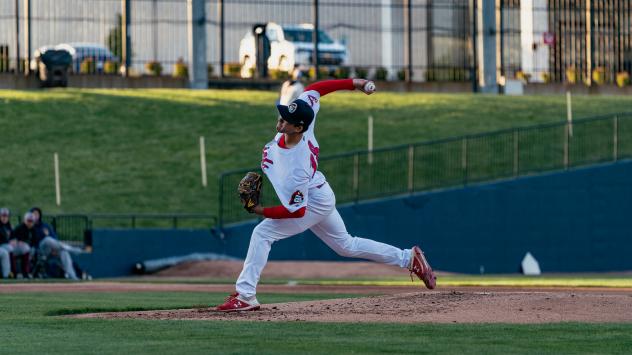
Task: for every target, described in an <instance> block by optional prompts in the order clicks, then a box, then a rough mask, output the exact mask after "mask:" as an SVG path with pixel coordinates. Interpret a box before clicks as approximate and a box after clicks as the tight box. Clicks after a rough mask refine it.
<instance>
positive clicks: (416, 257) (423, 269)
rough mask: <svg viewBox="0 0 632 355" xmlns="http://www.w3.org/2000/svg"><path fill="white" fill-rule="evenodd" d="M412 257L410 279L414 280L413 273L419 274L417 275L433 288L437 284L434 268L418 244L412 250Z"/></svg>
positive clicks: (409, 268) (428, 286)
mask: <svg viewBox="0 0 632 355" xmlns="http://www.w3.org/2000/svg"><path fill="white" fill-rule="evenodd" d="M411 254H412V255H411V258H410V266H408V270H410V279H411V280H412V278H413V274H415V275H417V277H418V278H419V279H420V280H421V281H423V282H424V284H425V285H426V287H427V288H429V289H431V290H432V289H433V288H435V287H436V286H437V277H436V276H435V274H434V272H432V268H431V267H430V264H428V260H426V257H425V256H424V252H423V251H421V249H420V248H419V247H418V246H416V245H415V246H414V247H413V248H412V251H411Z"/></svg>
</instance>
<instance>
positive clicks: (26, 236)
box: [9, 212, 37, 279]
mask: <svg viewBox="0 0 632 355" xmlns="http://www.w3.org/2000/svg"><path fill="white" fill-rule="evenodd" d="M36 239H37V233H36V231H35V216H33V214H32V213H31V212H27V213H25V214H24V219H23V222H22V223H20V224H19V225H18V226H17V227H15V230H14V231H13V234H12V235H11V239H10V240H9V245H11V249H12V251H13V255H14V256H19V257H20V260H21V262H22V263H21V264H22V265H21V270H20V273H18V272H17V270H16V269H15V263H14V264H13V265H14V269H13V273H14V274H15V275H16V277H17V278H18V279H21V278H22V277H23V276H27V277H29V278H31V277H32V275H31V265H30V263H31V254H30V252H31V245H32V243H33V242H34V241H35V240H36Z"/></svg>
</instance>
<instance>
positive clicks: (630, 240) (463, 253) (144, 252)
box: [78, 161, 632, 277]
mask: <svg viewBox="0 0 632 355" xmlns="http://www.w3.org/2000/svg"><path fill="white" fill-rule="evenodd" d="M338 209H339V211H340V214H341V215H342V217H343V219H344V220H345V223H346V225H347V229H348V230H349V232H350V233H351V234H353V235H356V236H362V237H368V238H372V239H375V240H378V241H382V242H385V243H390V244H393V245H395V246H398V247H402V248H404V247H405V248H407V247H410V246H412V245H413V244H419V245H421V247H422V248H423V249H424V250H425V251H426V254H427V256H428V257H429V259H430V261H431V262H432V264H433V266H434V267H435V268H436V269H439V270H445V271H453V272H463V273H474V274H476V273H479V272H480V271H481V270H484V271H485V272H486V273H512V272H517V271H518V268H519V264H520V261H521V259H522V257H523V256H524V255H525V253H526V252H527V251H529V252H531V253H532V254H533V255H534V256H535V257H536V259H537V260H538V261H539V262H540V266H541V268H542V270H543V271H544V272H593V271H622V270H632V223H631V221H632V218H631V217H632V161H627V162H619V163H616V164H611V165H603V166H597V167H592V168H584V169H577V170H572V171H567V172H559V173H552V174H546V175H538V176H532V177H525V178H520V179H517V180H511V181H505V182H498V183H492V184H481V185H477V186H469V187H465V188H455V189H450V190H444V191H436V192H430V193H423V194H418V195H414V196H405V197H397V198H390V199H382V200H375V201H369V202H364V203H360V204H357V205H346V206H339V208H338ZM256 223H257V221H251V222H248V223H241V224H238V225H233V226H229V227H226V228H225V229H224V230H223V231H222V233H220V232H219V231H213V232H211V231H208V230H96V231H94V236H93V244H94V252H93V254H90V255H83V256H81V258H79V259H78V261H79V262H80V264H81V265H82V266H84V267H85V268H86V269H87V270H88V271H89V272H90V273H91V274H92V275H93V276H95V277H105V276H123V275H127V274H130V273H131V270H132V266H133V265H134V263H136V262H138V261H142V260H147V259H154V258H162V257H168V256H178V255H185V254H189V253H193V252H214V253H221V254H227V255H231V256H236V257H240V258H243V257H245V255H246V251H247V249H248V243H249V240H250V233H251V232H252V229H253V228H254V226H255V225H256ZM270 259H272V260H343V259H342V258H340V257H339V256H337V255H336V254H334V253H333V252H332V251H331V250H330V249H328V248H327V247H326V246H325V245H324V244H323V243H322V242H321V241H320V240H319V239H318V238H316V237H315V236H314V235H313V234H312V233H311V232H306V233H303V234H301V235H298V236H295V237H292V238H289V239H286V240H283V241H280V242H278V243H275V244H274V246H273V248H272V252H271V254H270ZM344 260H349V259H344Z"/></svg>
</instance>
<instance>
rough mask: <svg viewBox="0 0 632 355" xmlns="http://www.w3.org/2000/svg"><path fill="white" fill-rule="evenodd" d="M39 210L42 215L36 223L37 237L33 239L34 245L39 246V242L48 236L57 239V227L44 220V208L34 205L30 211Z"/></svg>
mask: <svg viewBox="0 0 632 355" xmlns="http://www.w3.org/2000/svg"><path fill="white" fill-rule="evenodd" d="M34 211H37V212H39V215H40V219H39V221H37V223H35V227H34V229H35V233H36V236H37V238H35V240H34V241H33V244H32V245H33V246H36V247H37V246H39V243H40V242H41V241H42V240H43V239H44V238H46V237H52V238H55V239H57V233H55V229H53V227H52V226H51V225H50V224H48V223H45V222H42V219H43V218H44V214H43V213H42V210H41V209H40V208H39V207H33V208H31V210H30V212H34Z"/></svg>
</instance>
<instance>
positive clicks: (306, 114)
mask: <svg viewBox="0 0 632 355" xmlns="http://www.w3.org/2000/svg"><path fill="white" fill-rule="evenodd" d="M277 110H279V114H280V115H281V118H283V119H284V120H286V121H287V122H289V123H291V124H293V125H296V126H303V127H304V129H303V130H304V131H305V130H307V127H309V125H310V124H311V123H312V121H314V110H312V108H311V107H310V106H309V104H308V103H307V102H305V101H303V100H301V99H296V100H294V101H292V103H291V104H289V105H287V106H284V105H277Z"/></svg>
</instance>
